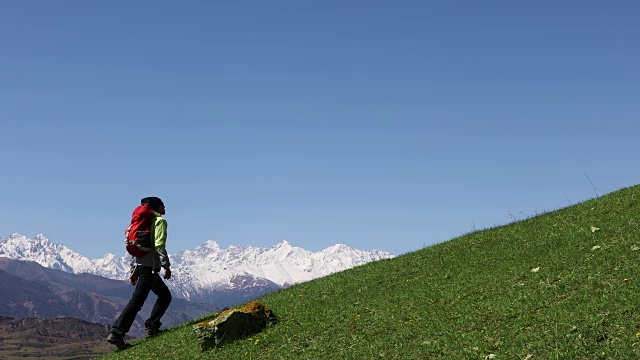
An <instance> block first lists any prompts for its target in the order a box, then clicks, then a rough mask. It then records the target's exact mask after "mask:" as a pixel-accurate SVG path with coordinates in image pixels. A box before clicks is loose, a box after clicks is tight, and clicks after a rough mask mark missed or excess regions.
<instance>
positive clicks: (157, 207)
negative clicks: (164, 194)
mask: <svg viewBox="0 0 640 360" xmlns="http://www.w3.org/2000/svg"><path fill="white" fill-rule="evenodd" d="M140 205H147V206H148V207H150V208H151V210H153V211H156V212H158V213H160V214H162V215H164V213H165V210H164V203H163V202H162V200H161V199H160V198H159V197H155V196H149V197H146V198H144V199H142V200H140Z"/></svg>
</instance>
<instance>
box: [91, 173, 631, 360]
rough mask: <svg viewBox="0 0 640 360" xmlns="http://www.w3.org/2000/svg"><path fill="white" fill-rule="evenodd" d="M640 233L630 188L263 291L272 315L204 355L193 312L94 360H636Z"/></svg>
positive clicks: (264, 301)
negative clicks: (273, 321) (190, 318)
mask: <svg viewBox="0 0 640 360" xmlns="http://www.w3.org/2000/svg"><path fill="white" fill-rule="evenodd" d="M592 227H595V228H599V230H595V231H594V230H592ZM639 234H640V186H634V187H630V188H626V189H622V190H619V191H616V192H614V193H611V194H608V195H606V196H603V197H600V198H596V199H593V200H589V201H586V202H584V203H581V204H578V205H575V206H571V207H568V208H565V209H561V210H558V211H554V212H550V213H546V214H542V215H539V216H536V217H534V218H531V219H528V220H524V221H520V222H516V223H513V224H509V225H506V226H502V227H498V228H494V229H488V230H483V231H478V232H475V233H472V234H469V235H466V236H463V237H460V238H457V239H453V240H450V241H448V242H445V243H441V244H438V245H435V246H431V247H428V248H425V249H422V250H419V251H416V252H413V253H409V254H406V255H403V256H399V257H397V258H395V259H391V260H384V261H379V262H375V263H369V264H366V265H363V266H359V267H356V268H353V269H350V270H348V271H344V272H340V273H337V274H334V275H331V276H328V277H325V278H322V279H318V280H314V281H311V282H308V283H305V284H300V285H297V286H294V287H291V288H288V289H286V290H283V291H279V292H276V293H272V294H269V295H267V296H265V297H263V298H261V299H258V300H259V301H262V302H263V303H265V305H267V306H269V307H271V308H272V309H273V310H274V312H275V314H276V315H277V316H278V317H279V318H280V320H281V322H280V323H279V324H278V325H275V326H270V327H269V328H267V329H266V330H265V331H264V332H263V333H260V334H258V335H256V336H253V337H252V338H250V339H246V340H240V341H236V342H234V343H230V344H227V345H225V346H224V347H222V348H219V349H215V350H213V351H211V352H205V353H201V352H200V351H199V348H198V345H197V342H196V339H195V336H194V335H193V332H192V330H191V325H192V324H193V323H195V322H196V321H194V322H192V323H188V324H183V325H181V326H178V327H175V328H172V329H171V331H169V332H168V333H166V334H163V335H162V336H160V337H158V338H156V339H152V340H141V341H140V342H139V343H138V344H137V345H136V346H135V347H133V348H131V349H129V350H126V351H120V352H114V353H110V354H108V355H106V356H104V357H103V358H104V359H149V358H151V359H165V358H176V359H179V358H184V359H206V358H219V359H373V358H380V359H484V358H487V357H488V356H490V355H491V354H493V355H495V359H555V358H558V359H640V315H639V312H638V310H639V306H640V296H639V295H640V294H639V293H640V274H639V273H638V265H639V263H640V250H638V249H640V236H639ZM198 320H202V319H198Z"/></svg>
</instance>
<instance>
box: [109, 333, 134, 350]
mask: <svg viewBox="0 0 640 360" xmlns="http://www.w3.org/2000/svg"><path fill="white" fill-rule="evenodd" d="M107 342H108V343H109V344H113V345H115V346H116V347H117V348H118V349H120V350H124V349H127V348H129V347H130V346H131V345H129V344H127V343H126V342H124V336H118V335H116V334H114V333H111V334H109V336H107Z"/></svg>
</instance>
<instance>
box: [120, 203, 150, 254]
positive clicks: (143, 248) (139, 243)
mask: <svg viewBox="0 0 640 360" xmlns="http://www.w3.org/2000/svg"><path fill="white" fill-rule="evenodd" d="M152 220H153V211H152V210H151V208H150V207H148V206H146V205H140V206H138V207H136V208H135V209H134V210H133V214H132V215H131V224H130V225H129V227H128V228H127V229H126V230H125V231H124V235H125V238H124V243H125V246H126V248H127V252H128V253H129V254H131V255H133V256H136V257H141V256H144V255H146V254H147V253H149V251H151V249H152V248H153V244H152V242H151V222H152Z"/></svg>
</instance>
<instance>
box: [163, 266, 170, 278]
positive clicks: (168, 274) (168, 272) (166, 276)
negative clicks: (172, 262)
mask: <svg viewBox="0 0 640 360" xmlns="http://www.w3.org/2000/svg"><path fill="white" fill-rule="evenodd" d="M164 278H165V279H166V280H169V279H171V269H169V268H165V269H164Z"/></svg>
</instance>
